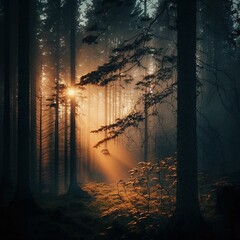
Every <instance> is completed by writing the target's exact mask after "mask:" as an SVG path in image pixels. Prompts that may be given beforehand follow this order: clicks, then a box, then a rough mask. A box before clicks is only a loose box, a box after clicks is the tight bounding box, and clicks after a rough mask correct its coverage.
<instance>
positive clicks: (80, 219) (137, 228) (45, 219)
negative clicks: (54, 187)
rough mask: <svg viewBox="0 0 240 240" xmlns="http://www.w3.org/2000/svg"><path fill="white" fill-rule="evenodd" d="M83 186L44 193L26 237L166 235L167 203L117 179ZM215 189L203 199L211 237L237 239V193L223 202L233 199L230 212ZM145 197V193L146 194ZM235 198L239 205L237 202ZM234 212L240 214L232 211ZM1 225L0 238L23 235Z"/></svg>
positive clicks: (75, 239) (84, 239)
mask: <svg viewBox="0 0 240 240" xmlns="http://www.w3.org/2000/svg"><path fill="white" fill-rule="evenodd" d="M220 184H221V183H220ZM82 189H83V190H84V192H85V194H84V195H82V196H72V195H67V194H66V195H61V196H59V197H52V196H49V195H43V196H42V198H41V199H40V200H39V201H38V202H37V204H38V206H40V208H41V209H43V212H42V213H40V214H37V215H36V216H32V217H31V218H29V219H28V222H27V225H28V228H27V229H28V234H27V237H25V239H32V240H93V239H94V240H104V239H106V240H110V239H111V240H118V239H129V240H130V239H131V240H134V239H136V240H143V239H144V240H150V239H152V240H155V239H163V238H162V234H163V232H164V229H165V226H166V224H167V223H168V220H169V217H170V216H171V212H172V209H170V208H168V209H165V210H166V212H165V213H164V211H163V210H161V211H159V210H156V211H155V210H154V209H155V208H156V205H155V204H156V202H155V201H150V199H148V200H149V202H144V201H143V198H142V202H139V200H140V199H141V196H140V195H138V196H136V195H131V194H132V193H130V192H128V191H127V189H126V188H123V187H119V186H118V185H108V184H105V183H99V182H91V183H88V184H84V185H82ZM213 191H214V190H213V189H207V190H206V191H205V194H203V195H202V198H201V199H200V200H201V209H202V213H203V215H204V217H205V220H206V222H207V223H208V224H209V226H210V227H211V229H212V232H213V236H214V237H213V238H211V239H218V240H228V239H231V240H239V239H240V232H239V230H238V229H239V228H240V223H239V219H240V216H239V215H236V214H238V213H239V212H237V211H238V210H239V208H238V210H237V209H236V208H235V207H236V206H235V205H234V204H236V201H235V200H236V199H235V200H233V199H232V198H231V199H230V198H229V199H228V200H226V201H225V202H224V201H223V202H221V203H220V204H223V207H224V208H225V207H226V205H224V204H227V205H230V207H229V208H228V209H230V210H227V214H226V212H220V213H218V212H217V211H216V198H213V194H212V192H213ZM136 197H137V199H136ZM233 197H235V196H233ZM144 199H146V197H145V195H144ZM164 199H166V201H168V202H169V201H170V198H167V196H165V197H163V198H161V199H160V200H161V201H164ZM134 200H137V202H136V201H134ZM158 200H159V199H158ZM238 200H239V199H237V201H238ZM136 203H137V204H136ZM146 204H147V205H146ZM237 204H238V206H239V202H238V203H237ZM162 208H164V205H162ZM234 212H235V213H236V214H233V213H234ZM232 215H234V218H232ZM229 216H230V217H229ZM229 223H230V224H229ZM2 226H3V227H4V228H5V229H4V231H3V232H1V233H0V239H3V240H7V239H22V238H21V237H19V236H18V235H17V234H18V233H17V232H16V231H15V229H14V227H12V226H11V225H10V226H9V225H8V224H7V223H5V222H4V221H3V223H2Z"/></svg>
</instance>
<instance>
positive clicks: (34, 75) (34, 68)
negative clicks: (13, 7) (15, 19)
mask: <svg viewBox="0 0 240 240" xmlns="http://www.w3.org/2000/svg"><path fill="white" fill-rule="evenodd" d="M30 4H31V5H30V7H31V23H30V29H31V30H30V32H31V35H30V36H31V43H30V44H31V45H30V64H31V66H30V67H31V69H30V89H31V90H30V93H31V95H30V99H31V110H30V112H31V113H30V114H31V122H30V128H31V138H30V139H31V143H30V156H31V162H30V163H31V164H30V169H31V170H30V172H31V173H32V174H31V179H32V181H33V183H34V188H33V190H36V188H35V186H36V183H37V181H38V179H37V177H36V176H37V175H36V174H35V172H36V170H37V141H36V139H37V110H36V109H37V102H36V100H37V85H38V73H39V68H38V65H37V62H38V40H37V6H36V1H31V3H30Z"/></svg>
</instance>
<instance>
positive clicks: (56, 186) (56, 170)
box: [54, 0, 61, 195]
mask: <svg viewBox="0 0 240 240" xmlns="http://www.w3.org/2000/svg"><path fill="white" fill-rule="evenodd" d="M60 7H61V1H60V0H57V1H56V9H57V11H56V12H57V16H56V18H57V22H56V36H57V37H56V79H55V81H56V85H55V86H56V99H55V100H56V106H55V146H54V194H56V195H57V194H58V190H59V179H58V178H59V177H58V175H59V81H60Z"/></svg>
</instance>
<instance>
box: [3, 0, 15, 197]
mask: <svg viewBox="0 0 240 240" xmlns="http://www.w3.org/2000/svg"><path fill="white" fill-rule="evenodd" d="M4 10H5V14H4V16H5V17H4V23H5V27H4V30H5V32H4V40H5V42H4V45H5V49H4V50H5V52H4V60H5V64H4V113H3V176H2V179H1V181H2V184H3V188H2V189H1V191H3V197H4V195H5V193H6V192H5V189H6V187H7V186H8V187H9V185H11V184H12V183H11V169H10V160H11V154H10V146H11V143H10V136H11V133H10V131H11V129H10V119H11V117H10V1H8V0H5V1H4Z"/></svg>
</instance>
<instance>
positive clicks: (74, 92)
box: [67, 87, 76, 97]
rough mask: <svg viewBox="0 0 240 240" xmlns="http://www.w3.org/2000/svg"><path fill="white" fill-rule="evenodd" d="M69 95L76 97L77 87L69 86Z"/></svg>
mask: <svg viewBox="0 0 240 240" xmlns="http://www.w3.org/2000/svg"><path fill="white" fill-rule="evenodd" d="M67 95H68V96H69V97H74V96H76V90H75V88H71V87H70V88H68V89H67Z"/></svg>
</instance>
